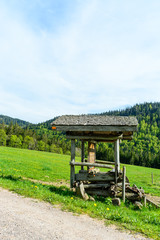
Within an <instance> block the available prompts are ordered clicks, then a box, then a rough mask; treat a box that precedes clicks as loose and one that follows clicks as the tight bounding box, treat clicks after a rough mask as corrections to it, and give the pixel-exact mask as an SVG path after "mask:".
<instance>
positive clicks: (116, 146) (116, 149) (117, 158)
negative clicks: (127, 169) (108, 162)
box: [114, 139, 120, 183]
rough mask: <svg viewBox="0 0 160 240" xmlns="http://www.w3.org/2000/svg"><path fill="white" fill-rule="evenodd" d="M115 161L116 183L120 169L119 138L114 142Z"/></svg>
mask: <svg viewBox="0 0 160 240" xmlns="http://www.w3.org/2000/svg"><path fill="white" fill-rule="evenodd" d="M114 161H115V183H117V175H118V173H119V171H120V156H119V139H117V140H116V141H115V142H114Z"/></svg>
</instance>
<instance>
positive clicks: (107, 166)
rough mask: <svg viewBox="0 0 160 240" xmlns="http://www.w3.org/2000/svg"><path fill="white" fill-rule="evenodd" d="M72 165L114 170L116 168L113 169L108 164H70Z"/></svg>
mask: <svg viewBox="0 0 160 240" xmlns="http://www.w3.org/2000/svg"><path fill="white" fill-rule="evenodd" d="M70 165H71V166H72V165H73V166H87V167H91V168H93V167H100V168H109V169H114V167H112V166H111V165H107V164H100V163H89V162H84V163H82V162H73V161H72V162H70Z"/></svg>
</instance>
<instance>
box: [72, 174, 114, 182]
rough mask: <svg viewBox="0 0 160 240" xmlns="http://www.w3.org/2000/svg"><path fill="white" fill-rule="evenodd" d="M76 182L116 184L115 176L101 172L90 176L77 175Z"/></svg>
mask: <svg viewBox="0 0 160 240" xmlns="http://www.w3.org/2000/svg"><path fill="white" fill-rule="evenodd" d="M75 180H76V181H89V182H97V181H98V182H110V181H113V182H114V174H108V173H103V172H99V173H96V174H94V175H93V174H89V173H87V172H84V173H78V174H75Z"/></svg>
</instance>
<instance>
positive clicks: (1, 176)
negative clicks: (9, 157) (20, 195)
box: [0, 175, 22, 182]
mask: <svg viewBox="0 0 160 240" xmlns="http://www.w3.org/2000/svg"><path fill="white" fill-rule="evenodd" d="M0 178H2V179H7V180H11V181H15V182H16V181H19V180H22V178H21V177H16V176H12V175H0Z"/></svg>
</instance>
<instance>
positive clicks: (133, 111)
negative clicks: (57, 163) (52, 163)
mask: <svg viewBox="0 0 160 240" xmlns="http://www.w3.org/2000/svg"><path fill="white" fill-rule="evenodd" d="M103 115H116V116H136V117H137V119H138V122H139V125H138V132H136V133H134V136H133V140H131V141H126V140H123V141H122V142H121V143H120V158H121V162H122V163H126V164H135V165H139V166H146V167H154V168H160V103H145V104H136V105H135V106H133V107H132V108H127V109H126V110H120V111H110V112H106V113H103ZM53 120H54V119H52V120H49V121H46V122H44V123H39V124H28V125H25V127H22V126H19V124H18V123H17V122H16V123H13V122H12V121H10V123H9V124H6V123H5V122H2V123H1V124H0V145H1V146H10V147H17V148H25V149H30V150H38V151H48V152H54V153H60V154H70V149H71V143H70V140H67V139H66V136H65V133H63V132H54V131H52V130H51V125H50V123H51V122H52V121H53ZM80 147H81V142H80V141H76V155H77V156H80V154H81V152H80ZM87 149H88V146H87V143H86V144H85V156H86V157H87ZM96 155H97V156H96V157H97V159H100V160H107V161H113V160H114V145H113V143H98V144H97V146H96Z"/></svg>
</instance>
